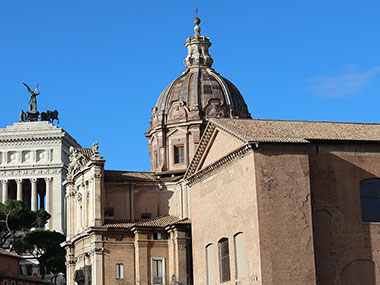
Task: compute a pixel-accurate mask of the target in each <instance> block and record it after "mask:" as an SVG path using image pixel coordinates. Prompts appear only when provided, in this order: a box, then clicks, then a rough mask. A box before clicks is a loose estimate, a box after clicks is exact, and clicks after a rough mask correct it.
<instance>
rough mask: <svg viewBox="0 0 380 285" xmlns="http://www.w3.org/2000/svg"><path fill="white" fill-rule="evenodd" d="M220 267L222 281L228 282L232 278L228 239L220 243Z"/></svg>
mask: <svg viewBox="0 0 380 285" xmlns="http://www.w3.org/2000/svg"><path fill="white" fill-rule="evenodd" d="M219 266H220V281H221V282H227V281H230V280H231V277H230V252H229V249H228V239H227V238H222V239H221V240H220V241H219Z"/></svg>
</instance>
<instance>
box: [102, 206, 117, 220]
mask: <svg viewBox="0 0 380 285" xmlns="http://www.w3.org/2000/svg"><path fill="white" fill-rule="evenodd" d="M114 218H115V216H114V213H113V208H109V207H107V208H105V209H104V219H106V220H113V219H114Z"/></svg>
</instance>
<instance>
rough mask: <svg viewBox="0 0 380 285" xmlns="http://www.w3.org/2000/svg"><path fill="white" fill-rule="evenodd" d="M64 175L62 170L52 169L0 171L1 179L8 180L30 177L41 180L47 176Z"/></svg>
mask: <svg viewBox="0 0 380 285" xmlns="http://www.w3.org/2000/svg"><path fill="white" fill-rule="evenodd" d="M58 174H62V168H50V169H46V168H43V169H23V170H6V171H4V170H2V171H0V177H7V178H14V179H16V178H30V176H38V177H41V178H44V177H46V175H58Z"/></svg>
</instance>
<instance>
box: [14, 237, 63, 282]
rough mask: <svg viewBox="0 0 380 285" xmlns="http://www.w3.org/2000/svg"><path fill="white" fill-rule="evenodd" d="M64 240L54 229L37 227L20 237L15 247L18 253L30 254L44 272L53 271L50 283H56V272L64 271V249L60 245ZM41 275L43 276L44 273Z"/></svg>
mask: <svg viewBox="0 0 380 285" xmlns="http://www.w3.org/2000/svg"><path fill="white" fill-rule="evenodd" d="M65 240H66V237H65V236H64V235H63V234H61V233H58V232H56V231H49V230H42V229H37V230H34V231H30V232H28V233H27V234H26V235H25V236H23V237H21V238H20V239H19V240H18V241H17V244H16V246H15V248H16V252H17V253H19V254H30V255H32V256H33V257H34V258H35V259H37V261H38V262H39V264H40V266H41V267H42V268H44V269H45V272H46V271H50V272H51V273H53V277H52V283H53V284H56V280H57V276H58V274H59V273H65V272H66V266H65V255H66V251H65V249H64V248H62V247H61V245H60V244H61V243H62V242H64V241H65ZM41 277H42V278H44V277H45V273H44V274H42V276H41Z"/></svg>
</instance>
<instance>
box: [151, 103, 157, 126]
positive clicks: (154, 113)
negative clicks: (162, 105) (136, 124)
mask: <svg viewBox="0 0 380 285" xmlns="http://www.w3.org/2000/svg"><path fill="white" fill-rule="evenodd" d="M150 122H151V123H150V124H151V127H154V126H156V125H157V122H158V114H157V107H153V108H152V119H151V121H150Z"/></svg>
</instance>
